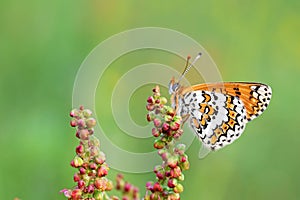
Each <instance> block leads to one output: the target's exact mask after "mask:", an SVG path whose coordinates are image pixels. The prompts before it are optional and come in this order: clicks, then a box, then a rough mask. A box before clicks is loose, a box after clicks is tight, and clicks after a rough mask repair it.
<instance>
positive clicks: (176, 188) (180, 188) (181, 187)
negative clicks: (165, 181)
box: [173, 183, 183, 193]
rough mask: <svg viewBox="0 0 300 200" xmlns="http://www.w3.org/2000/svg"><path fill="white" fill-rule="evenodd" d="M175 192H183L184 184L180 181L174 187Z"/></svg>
mask: <svg viewBox="0 0 300 200" xmlns="http://www.w3.org/2000/svg"><path fill="white" fill-rule="evenodd" d="M173 190H174V192H175V193H181V192H183V186H182V185H181V184H180V183H178V184H177V185H176V186H175V187H174V189H173Z"/></svg>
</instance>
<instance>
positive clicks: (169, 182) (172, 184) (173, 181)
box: [168, 178, 177, 188]
mask: <svg viewBox="0 0 300 200" xmlns="http://www.w3.org/2000/svg"><path fill="white" fill-rule="evenodd" d="M176 185H177V180H176V179H173V178H171V179H169V181H168V187H169V188H173V187H175V186H176Z"/></svg>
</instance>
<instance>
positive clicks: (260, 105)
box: [192, 82, 272, 121]
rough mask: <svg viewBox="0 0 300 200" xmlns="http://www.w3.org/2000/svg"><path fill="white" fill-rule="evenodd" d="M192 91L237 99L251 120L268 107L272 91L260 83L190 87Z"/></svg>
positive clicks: (231, 83) (230, 83)
mask: <svg viewBox="0 0 300 200" xmlns="http://www.w3.org/2000/svg"><path fill="white" fill-rule="evenodd" d="M192 90H193V91H198V90H204V91H212V92H216V93H222V94H226V95H229V96H233V97H238V98H239V99H240V100H241V101H242V102H243V104H244V107H245V108H246V118H247V120H248V121H251V120H253V119H254V118H256V117H258V116H259V115H261V114H262V112H263V111H264V110H265V109H266V108H267V107H268V105H269V103H270V100H271V96H272V90H271V88H270V87H269V86H268V85H265V84H262V83H246V82H225V83H209V84H199V85H194V86H192Z"/></svg>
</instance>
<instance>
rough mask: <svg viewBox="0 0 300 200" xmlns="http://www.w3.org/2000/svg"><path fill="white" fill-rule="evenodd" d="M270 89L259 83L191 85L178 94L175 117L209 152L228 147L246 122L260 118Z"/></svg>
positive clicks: (267, 101)
mask: <svg viewBox="0 0 300 200" xmlns="http://www.w3.org/2000/svg"><path fill="white" fill-rule="evenodd" d="M271 95H272V92H271V88H270V87H269V86H267V85H264V84H260V83H239V82H237V83H215V84H214V83H212V84H199V85H195V86H192V87H191V88H190V89H188V90H186V91H185V92H184V93H181V94H180V95H179V99H178V100H179V101H178V114H180V115H181V116H184V115H189V116H190V118H189V120H190V125H191V127H192V128H193V130H194V132H195V133H196V135H197V136H198V137H199V139H201V141H202V143H203V144H204V145H205V146H206V147H208V148H209V149H211V150H217V149H220V148H222V147H224V146H226V145H228V144H231V143H232V142H233V141H235V140H236V139H237V138H239V137H240V136H241V134H242V133H243V131H244V129H245V126H246V123H247V122H249V121H250V120H252V119H254V118H255V117H257V116H259V115H260V114H261V113H262V112H263V111H264V110H265V109H266V108H267V106H268V104H269V102H270V99H271Z"/></svg>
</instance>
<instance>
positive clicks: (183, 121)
mask: <svg viewBox="0 0 300 200" xmlns="http://www.w3.org/2000/svg"><path fill="white" fill-rule="evenodd" d="M189 118H190V114H185V115H183V116H182V125H181V127H183V125H184V123H185V122H186V121H187V120H188V119H189Z"/></svg>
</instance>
